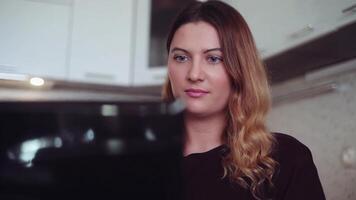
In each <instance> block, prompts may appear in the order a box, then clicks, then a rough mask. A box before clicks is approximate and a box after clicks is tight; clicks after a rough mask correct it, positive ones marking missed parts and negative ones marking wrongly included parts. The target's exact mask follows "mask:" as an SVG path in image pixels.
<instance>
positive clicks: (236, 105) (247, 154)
mask: <svg viewBox="0 0 356 200" xmlns="http://www.w3.org/2000/svg"><path fill="white" fill-rule="evenodd" d="M198 21H204V22H207V23H209V24H210V25H212V26H213V27H214V28H215V29H216V31H217V32H218V36H219V40H220V45H221V48H222V52H223V60H224V66H225V68H226V71H227V72H228V75H229V78H230V82H231V84H232V93H231V95H230V97H229V102H228V105H227V110H228V112H227V125H226V131H225V133H224V136H223V138H224V142H225V143H226V145H227V146H228V148H229V153H228V154H227V155H226V156H225V157H224V158H223V160H222V165H223V168H224V175H223V177H222V178H225V177H228V178H229V179H230V180H231V181H233V182H236V183H238V184H239V185H241V186H242V187H244V188H246V189H249V190H250V191H251V193H252V195H253V196H254V197H255V198H256V199H261V198H262V196H263V194H262V193H263V191H262V190H263V188H264V186H263V185H264V184H265V183H267V184H268V185H269V186H270V187H273V184H272V178H273V174H274V172H275V168H276V166H277V162H276V161H275V160H274V159H273V158H272V156H271V153H272V150H273V146H274V143H275V139H274V137H273V135H272V134H271V133H270V132H269V131H268V129H267V127H266V125H265V124H266V122H265V121H266V115H267V112H268V110H269V109H270V107H271V98H270V90H269V84H268V78H267V74H266V70H265V66H264V65H263V63H262V62H261V59H260V58H259V55H258V52H257V48H256V45H255V42H254V39H253V37H252V33H251V31H250V29H249V27H248V25H247V23H246V22H245V20H244V18H243V17H242V16H241V14H240V13H239V12H238V11H237V10H235V9H234V8H233V7H231V6H229V5H228V4H226V3H223V2H219V1H207V2H193V3H192V4H190V5H188V6H187V7H186V8H185V9H183V10H182V11H181V12H180V13H179V14H178V16H177V17H176V19H175V21H174V22H173V24H172V26H171V30H170V33H169V35H168V38H167V51H168V53H169V50H170V46H171V42H172V39H173V37H174V34H175V32H176V31H177V29H178V28H179V27H180V26H182V25H184V24H186V23H190V22H198ZM162 98H163V100H165V101H168V102H169V101H173V100H174V96H173V91H172V87H171V83H170V80H169V78H168V77H167V80H166V83H165V84H164V86H163V90H162Z"/></svg>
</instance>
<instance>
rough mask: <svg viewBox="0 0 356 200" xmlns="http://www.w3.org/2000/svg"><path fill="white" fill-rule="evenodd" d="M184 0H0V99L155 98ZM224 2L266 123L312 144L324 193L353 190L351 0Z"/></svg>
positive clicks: (336, 197)
mask: <svg viewBox="0 0 356 200" xmlns="http://www.w3.org/2000/svg"><path fill="white" fill-rule="evenodd" d="M191 1H192V0H0V103H2V104H4V103H9V102H11V103H15V104H16V103H18V104H19V105H20V104H22V103H28V102H33V103H41V102H43V103H49V102H75V101H78V102H97V101H100V102H116V101H123V100H125V101H130V100H135V101H145V100H150V101H152V100H159V97H160V88H161V85H162V83H163V82H164V80H165V77H166V72H167V70H166V58H167V53H166V50H165V40H166V35H167V32H168V30H169V26H170V23H171V21H172V19H173V18H174V16H175V15H176V13H177V12H178V11H179V10H180V9H181V8H182V7H184V6H185V5H186V4H187V3H189V2H191ZM225 2H227V3H229V4H230V5H232V6H233V7H235V8H236V9H237V10H239V11H240V12H241V14H242V15H243V16H244V17H245V19H246V21H247V22H248V24H249V25H250V28H251V30H252V32H253V34H254V37H255V40H256V43H257V47H258V49H259V52H260V55H261V57H262V59H263V61H264V62H265V64H266V66H267V69H268V73H269V77H270V81H271V85H272V87H271V90H272V95H273V108H272V111H271V113H270V115H269V118H268V125H269V127H270V130H271V131H277V132H284V133H287V134H290V135H292V136H294V137H296V138H297V139H299V140H300V141H302V142H303V143H304V144H306V145H307V146H308V147H309V148H310V149H311V151H312V153H313V156H314V161H315V164H316V166H317V168H318V170H319V175H320V179H321V181H322V184H323V187H324V190H325V193H326V197H327V199H331V200H351V199H356V192H355V190H354V188H355V187H356V0H305V1H299V0H270V1H257V0H225ZM0 112H3V111H2V110H0ZM2 123H3V122H1V121H0V126H1V125H2Z"/></svg>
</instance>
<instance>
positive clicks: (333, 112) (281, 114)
mask: <svg viewBox="0 0 356 200" xmlns="http://www.w3.org/2000/svg"><path fill="white" fill-rule="evenodd" d="M333 79H334V81H336V82H341V83H344V84H346V86H348V87H346V89H347V90H345V91H334V92H331V93H326V94H321V95H318V96H314V97H311V98H305V99H301V100H297V101H289V102H285V103H283V104H279V105H276V106H274V107H273V108H272V111H271V113H270V115H269V119H268V124H269V128H270V129H271V131H278V132H284V133H287V134H290V135H292V136H294V137H296V138H297V139H298V140H300V141H301V142H303V143H304V144H306V145H307V146H308V147H309V148H310V149H311V151H312V154H313V158H314V162H315V164H316V166H317V168H318V171H319V176H320V179H321V182H322V184H323V187H324V191H325V193H326V197H327V199H330V200H351V199H356V192H355V188H356V169H355V168H346V167H344V165H343V164H342V162H341V155H342V152H343V150H344V149H345V148H347V147H352V148H356V72H352V73H348V74H347V75H342V76H338V77H336V78H333ZM283 84H288V83H283ZM272 90H273V87H272Z"/></svg>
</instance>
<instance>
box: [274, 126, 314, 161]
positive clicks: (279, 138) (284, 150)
mask: <svg viewBox="0 0 356 200" xmlns="http://www.w3.org/2000/svg"><path fill="white" fill-rule="evenodd" d="M272 134H273V136H274V138H275V141H276V144H275V146H274V149H273V150H274V151H273V152H274V153H273V154H274V156H275V158H276V159H277V160H278V161H279V162H283V161H286V162H289V163H291V164H292V163H294V164H297V163H303V162H307V161H310V160H312V155H311V151H310V149H309V148H308V147H307V146H306V145H305V144H303V143H302V142H300V141H299V140H297V139H296V138H295V137H293V136H291V135H288V134H285V133H278V132H273V133H272Z"/></svg>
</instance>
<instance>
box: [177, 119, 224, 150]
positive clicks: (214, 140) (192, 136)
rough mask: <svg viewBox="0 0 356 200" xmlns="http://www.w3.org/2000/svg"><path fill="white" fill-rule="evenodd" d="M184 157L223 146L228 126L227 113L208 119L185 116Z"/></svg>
mask: <svg viewBox="0 0 356 200" xmlns="http://www.w3.org/2000/svg"><path fill="white" fill-rule="evenodd" d="M184 123H185V124H184V125H185V134H184V148H183V155H184V156H187V155H189V154H192V153H201V152H206V151H209V150H210V149H213V148H215V147H217V146H219V145H221V144H223V141H222V136H223V132H224V129H225V126H226V117H225V113H219V114H214V115H210V116H208V117H202V116H196V115H193V114H188V113H187V114H185V120H184Z"/></svg>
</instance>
